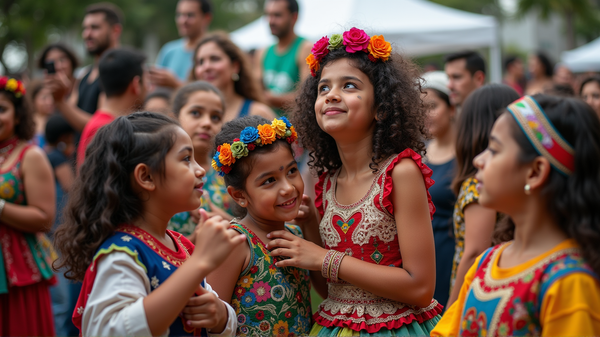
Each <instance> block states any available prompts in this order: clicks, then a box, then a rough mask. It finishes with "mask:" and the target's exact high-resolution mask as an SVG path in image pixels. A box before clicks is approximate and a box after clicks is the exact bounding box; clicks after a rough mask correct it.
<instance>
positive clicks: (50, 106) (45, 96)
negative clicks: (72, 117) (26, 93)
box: [33, 88, 54, 115]
mask: <svg viewBox="0 0 600 337" xmlns="http://www.w3.org/2000/svg"><path fill="white" fill-rule="evenodd" d="M33 104H34V105H35V112H37V113H39V114H42V115H50V114H52V112H54V98H53V97H52V93H51V92H50V90H49V89H48V88H42V89H41V90H40V92H38V94H37V96H35V99H34V102H33Z"/></svg>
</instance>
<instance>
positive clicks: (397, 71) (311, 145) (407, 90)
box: [291, 48, 427, 175]
mask: <svg viewBox="0 0 600 337" xmlns="http://www.w3.org/2000/svg"><path fill="white" fill-rule="evenodd" d="M343 58H345V59H348V60H349V61H350V62H351V64H352V65H354V66H355V67H356V68H357V69H359V70H360V71H362V72H363V73H364V74H365V75H367V77H368V78H369V80H370V81H371V84H372V85H373V96H374V100H373V101H374V104H373V110H374V111H377V118H376V122H375V129H374V131H373V146H372V151H373V154H372V157H371V163H370V164H369V166H370V167H371V169H373V172H376V171H377V169H378V165H379V163H381V162H382V161H384V160H385V159H387V158H389V157H390V156H391V155H394V154H398V153H400V152H402V151H403V150H404V149H407V148H410V149H412V150H414V151H415V152H417V153H421V154H425V143H424V140H425V138H426V135H427V133H426V130H425V118H426V114H427V109H426V107H425V105H424V104H423V101H422V100H421V96H420V95H421V85H420V81H419V79H420V77H419V70H418V68H417V66H416V65H415V64H414V63H413V62H411V61H410V60H409V59H407V58H405V57H403V56H401V55H400V54H398V53H393V54H392V55H391V56H390V58H389V59H388V61H386V62H381V61H378V62H372V61H371V60H369V58H368V56H367V53H363V52H358V53H353V54H350V53H347V52H346V50H345V49H344V48H339V49H336V50H333V51H331V52H329V53H328V54H327V55H326V56H325V57H324V58H323V60H322V61H321V67H320V69H319V70H318V71H317V72H316V74H315V75H316V76H314V77H313V76H309V77H308V78H307V79H306V80H305V81H304V83H303V84H302V87H301V88H300V91H299V94H298V96H297V97H296V102H295V106H293V110H292V115H291V119H292V122H293V123H294V125H295V127H296V130H297V131H298V136H299V138H300V142H301V143H302V146H303V147H304V148H306V149H307V150H308V151H310V160H309V163H308V165H309V166H310V167H311V168H313V169H315V170H316V172H317V173H318V174H319V175H320V174H322V173H323V172H325V171H331V170H335V169H338V168H340V167H341V166H342V161H341V159H340V155H339V153H338V149H337V146H336V143H335V140H334V139H333V138H332V137H331V136H330V135H328V134H327V133H326V132H325V131H323V130H321V128H320V127H319V124H317V120H316V117H315V101H316V100H317V95H318V85H319V81H320V79H321V72H322V71H323V68H324V67H325V66H327V65H328V64H330V63H332V62H334V61H337V60H340V59H343Z"/></svg>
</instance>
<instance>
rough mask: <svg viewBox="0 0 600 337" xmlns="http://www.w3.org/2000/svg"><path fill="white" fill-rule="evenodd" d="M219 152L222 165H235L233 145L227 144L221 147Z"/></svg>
mask: <svg viewBox="0 0 600 337" xmlns="http://www.w3.org/2000/svg"><path fill="white" fill-rule="evenodd" d="M219 152H220V154H219V161H220V162H221V164H223V165H227V166H231V165H232V164H233V163H235V157H234V156H233V153H231V145H229V144H227V143H225V144H223V145H221V149H220V150H219Z"/></svg>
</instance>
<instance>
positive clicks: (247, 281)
mask: <svg viewBox="0 0 600 337" xmlns="http://www.w3.org/2000/svg"><path fill="white" fill-rule="evenodd" d="M252 282H254V278H252V276H249V275H248V276H244V277H242V279H241V280H240V285H241V286H242V287H244V288H250V287H251V286H252Z"/></svg>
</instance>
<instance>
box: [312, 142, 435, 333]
mask: <svg viewBox="0 0 600 337" xmlns="http://www.w3.org/2000/svg"><path fill="white" fill-rule="evenodd" d="M403 158H411V159H412V160H414V161H415V163H416V164H417V165H418V166H419V168H420V169H421V172H422V174H423V179H424V181H425V186H426V188H427V189H429V187H431V185H433V181H432V180H431V174H432V172H431V170H430V169H429V168H428V167H427V166H426V165H425V164H423V163H422V162H421V156H419V155H418V154H417V153H415V152H414V151H412V150H410V149H406V150H404V151H402V153H400V154H399V155H398V156H394V157H392V158H390V159H388V160H387V161H386V162H385V163H384V164H383V165H381V168H380V170H379V172H378V173H377V174H376V175H375V178H374V179H373V183H372V185H371V187H370V189H369V191H368V192H367V194H366V195H365V196H364V197H363V198H362V199H361V200H359V201H358V202H356V203H354V204H352V205H341V204H340V203H338V201H337V200H336V196H335V191H336V181H337V177H338V174H339V171H337V172H334V173H331V174H329V173H325V174H323V175H322V176H321V178H320V180H319V182H318V183H317V186H316V188H315V191H316V194H317V198H316V200H315V204H316V206H317V208H318V209H319V212H320V213H321V215H322V220H321V224H320V233H321V239H322V240H323V244H324V246H325V248H327V249H335V250H337V251H340V252H344V253H346V255H349V256H353V257H355V258H358V259H361V260H363V261H365V262H369V263H374V264H380V265H385V266H389V267H390V268H400V267H402V256H401V254H400V247H399V243H398V233H397V227H396V221H395V219H394V205H393V204H392V195H391V194H392V190H393V188H394V186H393V182H392V177H391V173H392V170H393V169H394V167H395V165H396V164H398V163H399V162H400V160H401V159H403ZM427 197H428V202H429V210H430V214H433V212H434V211H435V207H434V206H433V203H432V202H431V197H430V195H429V192H427ZM328 289H329V293H328V297H327V299H325V301H323V303H321V305H320V306H319V310H318V312H317V313H316V314H315V320H316V322H317V323H318V324H319V325H320V326H321V327H320V329H319V328H317V329H318V334H319V335H327V334H338V333H339V332H341V331H340V329H342V328H349V329H351V330H353V331H359V332H360V333H383V332H384V331H386V330H396V329H402V328H404V329H406V328H407V326H411V327H410V329H412V328H416V330H410V331H412V333H416V334H428V331H429V330H430V329H432V328H433V326H434V325H435V322H437V320H438V319H439V318H438V317H437V315H438V314H440V313H441V312H442V306H441V305H440V304H439V303H438V302H437V301H436V300H432V301H431V304H430V305H429V306H427V307H425V308H420V307H415V306H411V305H407V304H404V303H401V302H396V301H394V300H391V299H387V298H383V297H380V296H377V295H375V294H373V293H370V292H368V291H366V290H363V289H361V288H359V287H356V286H354V285H352V284H349V283H347V282H344V281H343V280H340V281H339V282H337V283H334V282H332V281H331V280H328ZM419 324H424V326H422V327H420V326H419ZM413 325H416V326H413ZM314 332H315V329H314V328H313V332H311V333H314ZM388 332H389V331H388ZM397 332H399V331H397ZM406 333H408V331H406Z"/></svg>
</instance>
